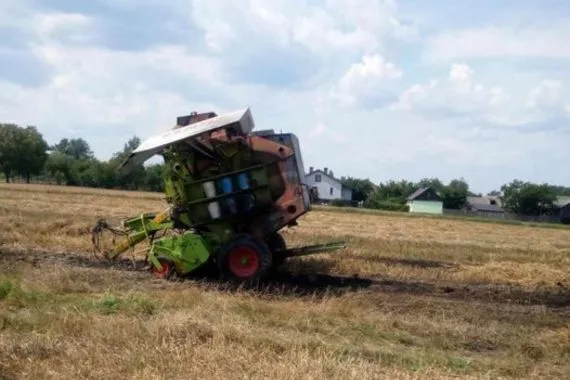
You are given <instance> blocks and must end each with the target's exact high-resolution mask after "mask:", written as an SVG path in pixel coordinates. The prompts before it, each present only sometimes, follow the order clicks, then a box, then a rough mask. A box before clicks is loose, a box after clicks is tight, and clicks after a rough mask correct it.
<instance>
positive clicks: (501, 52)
mask: <svg viewBox="0 0 570 380" xmlns="http://www.w3.org/2000/svg"><path fill="white" fill-rule="evenodd" d="M568 35H570V27H569V26H568V23H567V22H566V23H561V24H557V25H554V26H552V27H551V28H548V29H546V28H544V29H533V28H525V29H514V28H507V27H503V28H499V27H486V28H479V29H459V30H450V31H445V32H443V33H440V34H437V35H435V36H433V37H430V38H428V40H427V46H426V51H425V54H424V58H425V59H427V60H428V61H432V62H439V61H452V60H457V59H475V58H493V57H510V58H570V45H569V44H568V41H567V36H568Z"/></svg>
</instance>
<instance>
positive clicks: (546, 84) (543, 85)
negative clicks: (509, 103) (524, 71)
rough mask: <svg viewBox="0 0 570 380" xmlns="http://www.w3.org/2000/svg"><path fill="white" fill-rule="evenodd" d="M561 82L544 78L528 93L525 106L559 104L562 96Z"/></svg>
mask: <svg viewBox="0 0 570 380" xmlns="http://www.w3.org/2000/svg"><path fill="white" fill-rule="evenodd" d="M562 90H563V88H562V83H561V82H560V81H555V80H550V79H545V80H543V81H542V82H540V83H539V84H538V86H536V87H535V88H533V89H532V90H531V91H530V93H529V94H528V100H527V106H529V107H531V108H542V107H556V106H560V105H561V103H562V101H563V98H562Z"/></svg>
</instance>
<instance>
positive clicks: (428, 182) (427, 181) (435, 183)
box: [417, 178, 445, 194]
mask: <svg viewBox="0 0 570 380" xmlns="http://www.w3.org/2000/svg"><path fill="white" fill-rule="evenodd" d="M417 187H418V188H420V187H431V188H432V189H433V190H435V191H436V192H437V193H439V194H443V192H444V189H445V185H444V184H443V182H441V181H440V180H439V178H422V179H421V180H420V181H419V182H418V184H417Z"/></svg>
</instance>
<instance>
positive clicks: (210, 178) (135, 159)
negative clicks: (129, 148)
mask: <svg viewBox="0 0 570 380" xmlns="http://www.w3.org/2000/svg"><path fill="white" fill-rule="evenodd" d="M252 129H253V119H252V118H251V113H250V111H249V109H245V110H240V111H236V112H233V113H231V114H226V115H221V116H218V115H216V114H215V113H213V112H210V113H203V114H197V113H193V114H191V115H189V116H184V117H180V118H178V121H177V125H176V126H175V127H174V129H173V130H171V131H169V132H167V133H165V134H162V135H160V136H157V137H154V138H152V139H149V140H147V141H145V142H144V143H143V144H141V145H140V146H139V147H138V148H137V149H136V150H135V151H134V152H133V153H132V154H131V156H130V157H129V158H128V159H127V160H126V161H125V163H124V164H123V168H122V169H123V170H129V168H132V167H134V166H136V165H140V164H142V162H144V161H146V160H147V159H148V158H150V157H151V156H153V155H161V156H162V158H163V159H164V163H165V164H164V173H163V178H164V188H165V200H166V202H167V203H168V208H167V209H166V210H164V211H162V212H160V213H144V214H142V215H140V216H136V217H132V218H129V219H126V220H124V221H123V222H122V223H121V228H120V229H116V228H111V227H109V226H108V225H107V224H106V222H104V221H99V223H98V225H97V226H96V228H95V229H94V234H95V232H97V233H101V232H102V231H103V230H104V229H105V227H106V228H107V229H109V230H112V231H114V232H117V233H120V234H121V235H123V236H124V237H125V238H124V239H123V241H122V242H121V243H119V244H118V245H116V246H115V247H114V248H113V249H111V250H110V251H107V252H105V256H106V257H107V258H110V259H114V258H116V257H118V256H119V255H121V254H122V253H124V252H125V251H127V250H128V249H132V248H133V247H135V246H136V245H138V244H140V243H143V242H147V243H148V245H149V247H148V249H147V258H148V261H149V264H150V267H151V271H152V272H153V274H155V275H156V276H157V277H160V278H170V277H171V275H172V274H176V275H178V276H184V275H187V274H189V273H192V272H194V271H195V270H196V269H198V268H200V267H202V266H204V265H207V264H208V263H213V264H215V265H216V266H217V268H218V270H219V271H220V273H221V274H222V275H223V277H224V278H226V279H230V280H237V281H239V282H244V281H252V280H260V279H262V278H264V277H265V276H266V275H268V274H269V273H271V271H272V270H273V269H275V268H277V267H278V266H279V265H280V264H281V263H282V262H283V261H284V260H285V259H286V258H288V257H291V256H301V255H306V254H312V253H317V252H325V251H331V250H336V249H341V248H343V247H344V243H343V242H334V243H328V244H322V245H314V246H310V247H299V248H295V249H287V248H286V246H285V241H284V239H283V238H282V236H281V235H280V234H279V231H280V230H281V229H283V228H285V227H292V226H295V225H297V222H296V220H297V219H298V218H299V217H301V216H302V215H304V214H305V213H307V212H308V211H310V209H311V199H310V193H309V189H307V187H306V186H305V185H304V183H303V180H304V168H303V163H302V157H301V152H300V147H299V143H298V140H297V138H296V136H295V135H294V134H291V133H286V134H282V133H281V134H276V133H273V131H263V132H260V133H257V134H256V133H252V131H251V130H252Z"/></svg>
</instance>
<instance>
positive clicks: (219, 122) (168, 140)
mask: <svg viewBox="0 0 570 380" xmlns="http://www.w3.org/2000/svg"><path fill="white" fill-rule="evenodd" d="M230 124H236V127H238V128H239V132H241V133H244V134H248V133H250V132H251V131H252V130H253V128H254V126H255V124H254V122H253V117H252V115H251V110H250V109H249V107H246V108H242V109H239V110H236V111H232V112H228V113H224V114H221V115H218V116H215V117H212V118H209V119H205V120H202V121H199V122H196V123H193V124H190V125H187V126H185V127H180V128H176V129H172V130H170V131H167V132H164V133H161V134H159V135H156V136H153V137H151V138H149V139H147V140H145V141H143V142H142V143H141V144H140V145H139V146H138V147H137V149H135V150H134V151H133V153H131V155H130V156H129V158H127V159H126V160H125V162H123V164H122V166H121V170H124V171H128V170H130V169H131V168H133V167H135V166H137V165H140V164H142V163H143V162H145V161H146V160H148V159H149V158H151V157H152V156H154V155H155V154H157V153H159V152H160V151H161V150H162V148H164V147H165V146H167V145H170V144H172V143H175V142H178V141H183V140H187V139H189V138H192V137H195V136H199V135H201V134H202V133H206V132H211V131H214V130H216V129H219V128H224V127H227V126H229V125H230Z"/></svg>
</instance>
